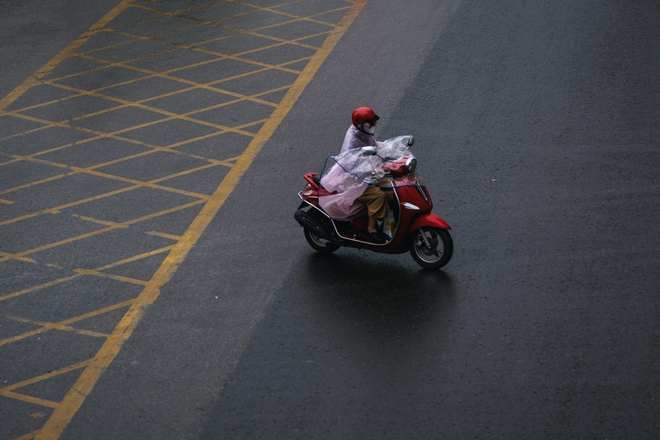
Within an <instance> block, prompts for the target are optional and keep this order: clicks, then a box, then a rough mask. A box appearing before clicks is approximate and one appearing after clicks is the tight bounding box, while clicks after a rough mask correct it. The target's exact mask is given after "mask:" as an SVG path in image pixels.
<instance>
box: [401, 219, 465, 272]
mask: <svg viewBox="0 0 660 440" xmlns="http://www.w3.org/2000/svg"><path fill="white" fill-rule="evenodd" d="M453 253H454V243H453V241H452V239H451V235H449V232H447V230H445V229H438V228H419V229H417V230H416V231H415V232H414V233H413V236H412V240H411V241H410V254H411V255H412V257H413V259H414V260H415V262H417V264H419V265H420V266H422V267H423V268H425V269H439V268H441V267H443V266H444V265H445V264H447V263H448V262H449V260H450V259H451V256H452V254H453Z"/></svg>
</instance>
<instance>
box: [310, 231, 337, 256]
mask: <svg viewBox="0 0 660 440" xmlns="http://www.w3.org/2000/svg"><path fill="white" fill-rule="evenodd" d="M303 229H304V231H305V238H306V239H307V243H309V245H310V246H311V247H313V248H314V250H315V251H316V252H320V253H322V254H331V253H333V252H334V251H336V250H337V249H339V246H337V245H336V244H334V243H332V242H330V241H328V240H326V239H325V238H321V237H319V236H318V235H316V234H315V233H313V232H311V231H310V230H309V229H307V228H303Z"/></svg>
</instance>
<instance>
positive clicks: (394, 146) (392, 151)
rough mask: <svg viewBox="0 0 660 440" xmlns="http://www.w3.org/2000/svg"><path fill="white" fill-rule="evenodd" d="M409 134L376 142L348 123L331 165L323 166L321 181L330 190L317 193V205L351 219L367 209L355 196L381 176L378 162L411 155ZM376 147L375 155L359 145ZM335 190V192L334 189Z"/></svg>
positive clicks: (339, 217) (330, 161)
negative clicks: (342, 141)
mask: <svg viewBox="0 0 660 440" xmlns="http://www.w3.org/2000/svg"><path fill="white" fill-rule="evenodd" d="M409 138H410V137H409V136H399V137H396V138H393V139H389V140H387V141H385V142H378V141H376V140H375V139H374V137H373V136H370V135H366V134H364V133H362V132H360V131H359V130H358V129H357V128H355V126H351V127H350V128H349V129H348V132H347V133H346V138H345V139H344V145H343V146H342V149H341V153H340V154H339V156H334V157H331V160H329V161H328V162H329V163H333V162H334V165H333V166H332V167H331V168H330V167H329V169H327V170H324V172H323V173H322V176H321V185H323V187H324V188H325V189H326V190H328V191H329V192H332V193H334V194H331V195H328V196H321V197H319V205H321V208H323V210H324V211H325V212H326V213H327V214H328V215H329V216H330V217H332V218H334V219H337V220H352V219H354V218H356V217H359V216H361V215H363V214H365V213H366V212H367V209H366V205H365V204H364V203H360V202H357V201H356V199H357V198H358V197H360V196H361V195H362V193H363V192H364V190H365V188H366V187H367V185H369V184H370V183H372V182H375V181H376V180H378V179H379V178H381V177H383V171H382V165H383V164H384V163H385V161H386V160H387V161H390V160H395V159H398V158H400V157H402V156H404V155H407V156H412V154H411V153H410V151H409V150H408V140H409ZM365 146H374V147H376V155H368V154H365V153H364V152H363V151H362V147H365ZM335 192H336V193H335Z"/></svg>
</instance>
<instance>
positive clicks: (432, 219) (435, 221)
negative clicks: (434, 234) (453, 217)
mask: <svg viewBox="0 0 660 440" xmlns="http://www.w3.org/2000/svg"><path fill="white" fill-rule="evenodd" d="M424 227H428V228H439V229H447V230H449V229H451V226H449V223H447V222H446V221H444V220H443V219H442V218H440V217H439V216H437V215H435V214H433V213H432V212H428V213H426V214H421V215H419V216H417V217H415V218H414V219H413V221H412V222H411V223H410V226H409V227H408V230H409V231H415V230H417V229H419V228H424Z"/></svg>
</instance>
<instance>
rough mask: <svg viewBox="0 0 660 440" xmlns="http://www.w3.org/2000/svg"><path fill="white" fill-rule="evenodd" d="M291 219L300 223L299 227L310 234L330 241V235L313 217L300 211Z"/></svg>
mask: <svg viewBox="0 0 660 440" xmlns="http://www.w3.org/2000/svg"><path fill="white" fill-rule="evenodd" d="M293 218H295V219H296V221H297V222H298V223H300V226H302V227H303V228H307V229H309V230H310V231H311V232H313V233H314V234H316V235H318V236H319V237H320V238H323V239H325V240H332V233H331V232H330V231H328V230H327V229H326V228H325V226H324V225H323V223H321V222H320V221H319V220H317V219H315V218H314V217H312V216H311V215H309V214H308V213H307V212H305V211H303V210H302V209H299V210H297V211H296V212H295V213H294V214H293Z"/></svg>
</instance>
